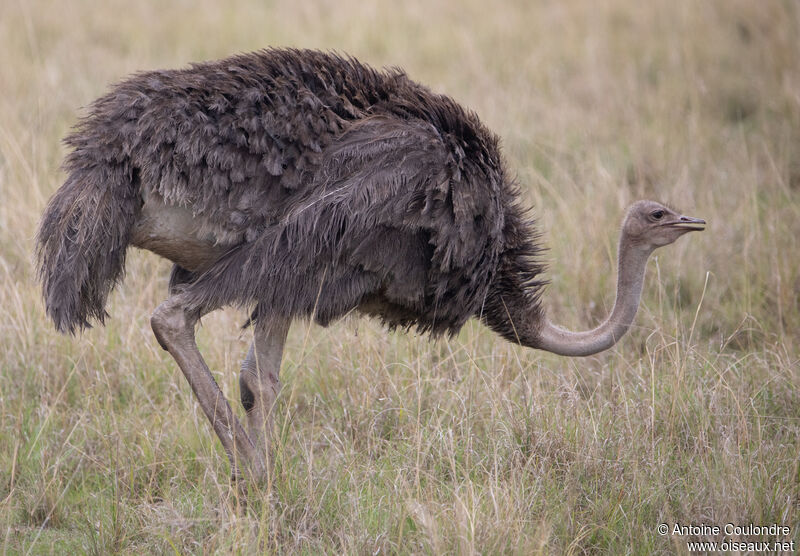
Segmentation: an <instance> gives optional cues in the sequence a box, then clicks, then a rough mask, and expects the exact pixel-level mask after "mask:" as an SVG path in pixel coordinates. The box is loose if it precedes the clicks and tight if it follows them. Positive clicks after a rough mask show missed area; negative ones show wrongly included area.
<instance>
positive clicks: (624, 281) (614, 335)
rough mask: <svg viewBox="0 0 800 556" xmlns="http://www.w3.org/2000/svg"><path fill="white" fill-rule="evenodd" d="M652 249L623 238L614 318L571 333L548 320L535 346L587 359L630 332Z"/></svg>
mask: <svg viewBox="0 0 800 556" xmlns="http://www.w3.org/2000/svg"><path fill="white" fill-rule="evenodd" d="M651 252H652V249H648V248H642V247H641V246H634V245H631V243H630V242H629V241H627V240H626V236H625V235H624V234H623V235H622V236H621V237H620V243H619V257H618V259H619V260H618V264H617V296H616V300H615V301H614V309H613V310H612V311H611V315H609V317H608V318H607V319H606V320H605V321H604V322H603V323H602V324H600V326H598V327H597V328H594V329H593V330H588V331H586V332H571V331H569V330H565V329H564V328H561V327H560V326H556V325H554V324H552V323H551V322H550V321H549V320H548V319H546V318H545V319H544V322H543V323H542V324H541V326H540V328H539V334H538V336H539V337H538V341H537V345H536V346H535V347H537V348H539V349H543V350H546V351H550V352H552V353H557V354H559V355H569V356H585V355H592V354H594V353H597V352H600V351H603V350H606V349H608V348H610V347H611V346H613V345H614V344H616V343H617V342H618V341H619V339H620V338H622V336H623V335H625V332H627V331H628V328H629V327H630V325H631V323H632V322H633V318H634V317H635V316H636V310H637V309H638V307H639V298H640V297H641V295H642V284H643V282H644V271H645V267H646V266H647V259H648V257H649V256H650V253H651Z"/></svg>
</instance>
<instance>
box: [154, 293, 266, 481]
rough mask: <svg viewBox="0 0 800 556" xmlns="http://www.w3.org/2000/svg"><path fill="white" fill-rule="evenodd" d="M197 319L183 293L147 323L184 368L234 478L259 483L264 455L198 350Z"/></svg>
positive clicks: (174, 297)
mask: <svg viewBox="0 0 800 556" xmlns="http://www.w3.org/2000/svg"><path fill="white" fill-rule="evenodd" d="M199 318H200V313H199V312H197V311H196V310H191V309H187V304H186V302H185V299H184V295H183V294H178V295H173V296H171V297H170V298H169V299H167V300H166V301H165V302H164V303H162V304H161V305H159V306H158V308H157V309H156V310H155V312H154V313H153V316H152V317H151V319H150V324H151V326H152V327H153V332H154V333H155V335H156V339H158V342H159V343H160V344H161V347H163V348H164V349H165V350H167V351H168V352H169V353H170V355H172V357H173V358H174V359H175V361H176V362H177V363H178V366H179V367H180V368H181V371H183V374H184V376H185V377H186V380H188V381H189V385H190V386H191V387H192V390H193V391H194V393H195V396H197V400H198V402H199V403H200V407H201V408H202V409H203V412H204V413H205V414H206V417H208V420H209V421H210V422H211V426H212V427H213V428H214V432H216V433H217V436H218V437H219V439H220V440H221V441H222V446H223V448H224V449H225V453H226V454H227V455H228V459H229V460H230V462H231V473H232V475H233V479H234V480H235V481H237V482H238V481H239V479H242V478H247V479H250V480H253V481H255V482H258V481H260V480H261V479H262V478H263V477H264V476H265V475H266V466H265V464H264V457H263V456H262V455H261V452H260V451H259V450H257V449H256V446H255V444H254V443H253V442H252V440H250V438H249V437H248V436H247V433H246V432H245V430H244V428H242V425H241V423H239V420H238V419H237V418H236V416H235V415H234V414H233V411H232V410H231V406H230V404H228V401H227V400H226V399H225V395H224V394H223V393H222V390H220V388H219V385H217V382H216V381H215V380H214V377H213V376H212V375H211V371H209V370H208V366H207V365H206V362H205V361H204V360H203V356H202V355H201V354H200V351H199V350H198V349H197V344H196V342H195V337H194V326H195V324H196V323H197V321H198V320H199Z"/></svg>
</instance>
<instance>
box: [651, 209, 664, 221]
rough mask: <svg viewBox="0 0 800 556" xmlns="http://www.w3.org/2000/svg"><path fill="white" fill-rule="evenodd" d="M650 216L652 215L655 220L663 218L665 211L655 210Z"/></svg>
mask: <svg viewBox="0 0 800 556" xmlns="http://www.w3.org/2000/svg"><path fill="white" fill-rule="evenodd" d="M650 216H652V217H653V218H654V219H655V220H661V219H662V218H663V217H664V211H663V210H656V211H653V212H651V213H650Z"/></svg>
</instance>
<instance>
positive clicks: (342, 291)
mask: <svg viewBox="0 0 800 556" xmlns="http://www.w3.org/2000/svg"><path fill="white" fill-rule="evenodd" d="M65 142H66V144H67V145H68V146H69V147H71V151H70V152H69V154H68V155H67V156H66V159H65V163H64V169H65V171H66V181H65V183H64V184H63V185H62V186H61V187H60V188H59V189H58V190H57V191H56V193H55V194H54V195H53V197H52V198H51V199H50V201H49V204H48V206H47V208H46V210H45V212H44V215H43V217H42V220H41V224H40V227H39V230H38V234H37V247H36V255H37V267H38V276H39V278H40V280H41V281H42V284H43V292H44V299H45V305H46V310H47V314H48V315H49V316H50V318H51V319H52V320H53V322H54V323H55V326H56V328H57V329H58V330H59V331H61V332H68V333H74V332H75V331H76V329H83V328H86V327H88V326H90V320H96V321H99V322H101V323H102V322H103V320H104V318H105V317H106V316H107V314H106V312H105V309H104V307H105V304H106V299H107V297H108V294H109V292H110V290H111V288H112V287H113V286H114V285H115V283H116V282H118V281H119V280H120V278H121V276H122V273H123V270H124V265H125V254H126V250H127V248H128V247H129V246H134V247H139V248H142V249H147V250H150V251H152V252H154V253H156V254H158V255H160V256H162V257H165V258H166V259H169V260H170V261H171V262H172V263H174V266H173V269H172V274H171V277H170V281H169V296H168V298H167V300H166V301H164V302H163V303H162V304H161V305H159V306H158V308H156V310H155V312H154V313H153V315H152V318H151V326H152V329H153V332H154V333H155V336H156V338H157V340H158V342H159V344H160V345H161V347H163V348H164V349H165V350H167V351H168V352H169V353H170V354H171V355H172V357H173V358H174V359H175V361H176V362H177V364H178V366H179V367H180V369H181V371H182V372H183V373H184V375H185V376H186V378H187V380H188V382H189V384H190V385H191V388H192V390H193V391H194V393H195V394H196V396H197V399H198V402H199V404H200V406H201V408H202V409H203V411H204V412H205V414H206V416H207V417H208V419H209V421H210V422H211V425H212V427H213V429H214V431H215V432H216V434H217V435H218V436H219V439H220V440H221V441H222V445H223V447H224V449H225V452H226V454H227V456H228V458H229V460H230V462H231V470H232V475H233V478H234V479H237V478H244V479H249V480H256V481H257V480H262V479H264V478H265V477H266V476H267V475H268V473H269V468H270V459H271V458H270V451H271V450H270V436H271V429H272V406H273V403H274V402H275V399H276V396H277V394H278V390H279V387H280V382H279V379H278V371H279V367H280V362H281V357H282V352H283V345H284V341H285V339H286V335H287V332H288V329H289V325H290V323H291V321H292V320H293V319H296V318H313V319H314V320H316V321H317V322H318V323H320V324H322V325H327V324H328V323H329V322H331V321H333V320H335V319H337V318H338V317H341V316H342V315H344V314H346V313H348V312H350V311H353V310H358V311H360V312H362V313H364V314H367V315H372V316H376V317H378V318H380V319H381V320H382V321H383V322H384V323H385V324H386V325H388V326H389V327H404V328H409V327H416V328H417V329H418V330H419V331H422V332H430V333H431V334H433V335H434V336H438V335H442V334H444V333H449V334H454V333H456V332H457V331H458V330H459V329H460V328H461V327H462V325H463V324H464V323H465V321H466V320H467V319H469V318H470V317H473V316H474V317H476V318H478V319H480V320H481V321H482V322H483V323H485V324H486V325H487V326H488V327H489V328H491V329H492V330H494V331H495V332H497V333H498V334H499V335H500V336H502V337H503V338H505V339H506V340H509V341H511V342H514V343H517V344H521V345H523V346H528V347H531V348H537V349H542V350H546V351H549V352H553V353H556V354H561V355H569V356H586V355H590V354H593V353H597V352H599V351H602V350H605V349H608V348H609V347H611V346H612V345H614V344H615V343H616V342H617V341H618V340H619V339H620V338H621V337H622V336H623V335H624V334H625V332H626V330H627V329H628V327H629V326H630V325H631V322H632V321H633V319H634V316H635V314H636V309H637V306H638V304H639V298H640V294H641V290H642V282H643V278H644V271H645V266H646V263H647V259H648V257H649V255H650V253H652V252H653V250H654V249H655V248H657V247H660V246H663V245H667V244H669V243H672V242H673V241H675V240H676V239H677V238H678V237H680V236H682V235H684V234H685V233H687V232H689V231H691V230H702V229H703V228H704V226H705V222H704V221H703V220H700V219H696V218H689V217H686V216H681V215H680V214H678V213H676V212H675V211H673V210H671V209H670V208H668V207H666V206H664V205H661V204H659V203H656V202H653V201H638V202H636V203H634V204H633V205H632V206H631V207H630V208H629V209H628V211H627V214H626V216H625V218H624V221H623V224H622V232H621V236H620V242H619V267H618V285H617V296H616V301H615V303H614V308H613V310H612V312H611V314H610V316H609V317H608V318H607V319H606V320H605V321H604V322H603V323H602V324H600V325H599V326H597V327H596V328H594V329H593V330H590V331H588V332H570V331H568V330H565V329H563V328H560V327H558V326H555V325H554V324H552V323H551V322H550V321H549V320H548V319H547V317H546V316H545V312H544V310H543V308H542V304H541V300H540V296H541V292H542V288H543V286H544V284H545V282H544V281H543V280H542V278H541V275H542V272H543V270H544V268H543V264H542V263H541V261H540V253H541V249H542V248H541V247H540V246H539V244H538V243H537V238H538V236H537V233H536V229H535V227H534V223H533V221H532V219H531V218H530V216H529V213H528V211H526V210H525V209H524V208H523V207H522V206H521V204H520V202H519V191H518V186H517V185H516V183H515V181H514V179H513V178H512V177H511V176H509V174H508V171H507V170H506V167H505V163H504V161H503V158H502V157H501V154H500V148H499V145H498V139H497V137H496V136H495V135H494V134H492V133H491V132H490V131H488V130H487V129H486V128H485V127H484V126H483V125H482V124H481V122H480V121H479V120H478V118H477V116H476V115H475V114H474V113H472V112H469V111H467V110H464V109H463V108H462V107H461V106H459V105H458V104H457V103H456V102H454V101H453V100H452V99H450V98H448V97H447V96H443V95H438V94H434V93H433V92H431V91H430V90H429V89H427V88H425V87H423V86H421V85H419V84H417V83H415V82H414V81H412V80H410V79H409V78H408V77H407V76H406V75H405V73H403V72H402V71H401V70H398V69H391V70H384V71H376V70H374V69H372V68H370V67H368V66H366V65H363V64H361V63H359V62H358V61H357V60H355V59H353V58H346V57H342V56H339V55H336V54H331V53H324V52H318V51H310V50H282V49H271V50H263V51H259V52H254V53H249V54H241V55H236V56H233V57H230V58H227V59H225V60H221V61H215V62H205V63H199V64H194V65H192V66H190V67H189V68H186V69H181V70H173V71H150V72H144V73H139V74H136V75H134V76H132V77H130V78H128V79H127V80H124V81H122V82H121V83H119V84H117V85H115V86H114V87H113V88H112V89H111V90H110V92H108V93H107V94H106V95H105V96H102V97H101V98H99V99H97V100H96V101H95V102H94V103H93V104H92V105H91V106H90V108H89V110H88V114H87V115H86V116H85V117H84V118H83V119H82V120H81V121H80V122H79V123H78V125H77V126H76V128H75V129H74V130H73V132H72V133H71V134H70V135H69V136H68V137H67V138H66V139H65ZM226 305H237V306H242V307H248V308H250V309H251V311H252V312H251V313H250V318H249V321H248V325H250V326H252V327H253V341H252V343H251V345H250V348H249V351H248V353H247V356H246V357H245V359H244V362H243V364H242V368H241V373H240V385H241V403H242V405H243V406H244V409H245V413H246V422H247V431H246V430H245V428H244V427H243V426H242V424H241V423H240V422H239V420H238V419H237V417H236V416H235V415H234V413H233V411H232V409H231V406H230V405H229V404H228V402H227V400H226V399H225V397H224V395H223V393H222V391H221V390H220V388H219V386H218V385H217V383H216V381H215V380H214V378H213V377H212V375H211V373H210V372H209V369H208V367H207V365H206V363H205V361H204V360H203V357H202V355H201V354H200V352H199V351H198V348H197V345H196V343H195V337H194V329H195V324H196V323H197V322H198V320H199V319H200V317H201V316H203V315H204V314H206V313H208V312H210V311H213V310H215V309H217V308H220V307H222V306H226Z"/></svg>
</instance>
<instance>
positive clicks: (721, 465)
mask: <svg viewBox="0 0 800 556" xmlns="http://www.w3.org/2000/svg"><path fill="white" fill-rule="evenodd" d="M223 6H224V7H223ZM798 36H800V11H798V7H797V4H796V3H793V2H788V1H778V0H768V1H764V2H751V1H749V0H736V1H731V0H719V1H707V2H702V3H698V2H691V1H688V0H686V1H684V0H678V1H674V0H673V1H660V0H659V1H655V2H642V3H631V2H625V1H623V0H610V1H608V2H603V3H597V2H593V1H590V0H579V1H572V2H554V3H538V2H522V1H520V2H507V3H505V4H504V5H502V6H498V7H496V8H492V9H488V8H487V4H486V3H485V2H478V1H477V0H468V1H466V2H452V3H433V2H422V1H417V0H412V1H410V2H404V3H396V2H395V3H389V2H381V3H363V2H355V1H351V0H340V1H338V2H324V1H315V2H302V3H301V2H288V1H287V2H283V1H278V2H269V3H258V2H249V1H246V0H237V1H234V2H228V3H225V4H222V3H216V2H211V1H205V0H201V1H198V2H174V3H159V2H150V1H148V2H136V3H130V2H122V1H117V0H114V1H111V2H106V3H96V2H91V3H90V2H75V3H73V4H72V5H69V6H68V5H67V4H65V3H62V2H55V1H44V0H37V1H34V2H5V3H3V4H1V5H0V52H2V57H3V59H2V63H0V307H2V310H1V311H0V315H2V316H0V327H2V328H1V329H0V365H2V367H1V369H0V553H2V554H17V553H21V554H49V553H59V554H61V553H79V554H82V553H89V554H107V553H123V554H139V553H170V554H175V553H178V554H186V553H204V554H205V553H229V552H234V553H242V554H247V553H254V552H258V551H265V552H276V553H301V554H302V553H306V554H317V553H337V554H338V553H355V554H366V553H370V554H372V553H376V552H382V553H403V554H406V553H453V552H455V553H464V554H468V553H483V554H496V553H512V554H531V553H542V554H551V553H573V554H575V553H633V554H650V553H672V552H677V553H685V552H686V546H685V541H686V539H685V538H683V537H673V536H671V535H670V536H660V535H659V534H658V533H657V532H656V527H657V525H658V524H659V523H668V524H670V525H671V524H673V523H675V522H679V523H681V524H701V523H705V524H710V525H720V526H721V525H723V524H725V523H727V522H733V523H736V524H747V523H755V524H761V525H765V524H770V523H773V522H775V523H778V524H783V525H788V526H790V527H791V528H792V531H791V536H790V537H791V539H795V540H800V536H799V535H798V528H800V517H799V516H800V513H799V512H798V510H799V509H800V506H799V504H800V502H798V501H799V500H800V460H799V459H798V453H799V452H800V451H799V448H800V442H798V432H799V430H798V429H800V390H799V389H798V387H800V372H799V371H800V353H799V352H800V350H799V349H798V346H799V345H800V309H799V307H800V248H799V247H800V246H799V245H798V243H799V242H800V97H798V91H800V47H798V42H797V37H798ZM269 45H294V46H308V47H319V48H326V49H337V50H340V51H345V52H349V53H352V54H354V55H356V56H358V57H359V58H360V59H362V60H364V61H366V62H369V63H371V64H373V65H376V66H383V65H399V66H403V67H405V68H406V70H407V71H408V72H409V73H410V75H411V76H412V77H414V78H415V79H417V80H419V81H421V82H424V83H426V84H428V85H430V86H431V87H433V88H434V89H435V90H437V91H441V92H445V93H447V94H450V95H452V96H454V97H455V98H456V99H458V100H459V101H460V102H462V103H463V104H464V105H466V106H469V107H470V108H472V109H474V110H475V111H476V112H477V113H478V114H480V115H481V118H482V119H483V121H484V122H485V123H486V124H487V125H488V126H489V127H490V128H492V129H494V130H495V131H496V132H497V133H498V134H499V135H500V136H502V137H503V145H504V152H505V155H506V158H507V159H508V163H509V166H510V167H511V168H513V169H515V171H516V172H517V175H518V177H519V181H520V183H521V184H522V186H523V193H524V195H525V198H526V200H527V201H528V202H529V203H531V204H532V205H533V206H534V207H535V210H536V215H537V217H538V220H539V223H540V227H541V230H542V231H543V232H544V239H543V241H544V242H545V243H546V244H547V245H548V246H549V248H550V251H548V253H547V259H548V263H549V271H548V277H549V278H550V279H551V281H552V283H551V285H550V286H549V287H548V290H547V294H546V305H547V307H548V310H549V311H550V313H551V314H552V315H553V319H554V320H555V321H556V322H559V323H563V324H564V325H565V326H568V327H571V328H575V329H583V328H587V327H589V326H592V325H594V324H596V323H597V322H598V321H599V319H601V318H603V316H604V315H605V314H606V313H607V311H608V309H609V307H610V305H611V303H612V302H613V289H614V274H613V268H614V260H615V256H616V234H617V226H618V223H619V220H620V219H621V216H622V212H623V210H624V207H625V206H626V205H627V203H629V202H630V201H633V200H635V199H637V198H642V197H649V198H655V199H659V200H663V201H666V202H669V203H672V204H674V205H676V206H677V207H678V208H680V209H681V210H684V211H686V212H687V213H689V214H692V215H696V216H701V217H704V218H706V219H707V220H708V222H709V227H708V230H707V231H706V232H703V233H702V234H691V235H690V236H689V237H687V238H684V239H682V240H680V241H679V242H678V243H677V244H675V245H672V246H669V247H667V248H664V249H662V250H660V251H658V252H657V253H656V255H657V256H656V257H655V258H654V260H652V261H651V262H650V265H649V267H648V275H647V282H646V286H645V294H644V299H643V301H642V306H641V309H640V312H639V314H638V316H637V319H636V323H635V327H634V328H633V330H632V331H631V332H630V333H629V334H628V336H626V337H625V338H624V339H623V341H622V342H621V343H620V344H618V345H617V346H616V347H615V348H614V349H612V350H610V351H609V352H607V353H604V354H601V355H598V356H595V357H591V358H586V359H566V358H559V357H556V356H552V355H548V354H545V353H541V352H537V351H532V350H525V349H522V348H517V347H515V346H512V345H510V344H508V343H506V342H504V341H503V340H501V339H499V338H497V337H495V336H494V335H493V334H492V333H491V332H490V331H488V330H487V329H485V328H483V327H482V326H481V325H479V324H478V323H475V322H471V323H469V324H468V325H467V326H466V327H465V328H464V330H463V331H462V332H461V334H460V335H459V336H458V337H457V338H454V339H452V340H441V341H437V342H431V341H428V340H427V339H426V338H420V337H416V336H414V335H413V334H412V335H408V334H402V333H390V332H387V331H385V330H383V329H381V327H380V326H379V325H377V324H376V323H375V322H372V321H369V320H366V319H355V318H348V319H345V320H344V321H342V322H339V323H336V324H334V325H332V326H331V327H329V328H326V329H323V328H320V327H317V326H313V325H309V324H307V323H301V322H299V323H296V324H295V325H294V326H293V328H292V330H291V332H290V334H289V340H288V344H287V349H286V353H285V358H284V363H283V367H282V380H283V383H284V390H283V393H282V394H281V397H280V400H279V404H278V417H277V424H276V427H277V430H278V433H279V436H280V442H279V449H278V453H277V457H276V467H275V471H276V473H275V480H274V482H273V483H272V485H271V487H270V489H269V490H268V491H258V492H252V493H251V496H250V501H249V506H248V508H247V510H246V511H241V509H239V510H237V508H236V504H237V499H236V495H235V493H234V492H233V491H232V489H231V488H230V486H229V481H228V477H229V473H230V470H229V468H228V464H227V461H226V459H225V456H224V453H223V452H222V449H221V447H220V445H219V443H218V441H217V440H216V438H215V437H214V435H213V432H212V431H211V428H210V427H209V426H208V423H207V422H206V419H205V417H204V415H203V414H202V412H201V411H200V410H199V407H198V406H197V404H196V402H195V401H194V399H193V396H192V393H191V391H190V389H189V387H188V385H187V384H186V382H185V380H184V379H183V377H182V375H181V373H180V370H179V369H178V368H177V366H176V365H175V363H174V362H173V361H172V360H171V358H170V357H169V356H168V355H167V354H166V353H165V352H163V351H161V349H160V348H159V347H158V345H157V343H156V341H155V339H154V338H153V336H152V333H151V332H150V329H149V322H148V319H149V314H150V312H151V311H152V310H153V308H155V307H156V306H157V305H158V303H159V302H160V301H161V300H163V298H164V297H165V295H166V282H167V275H168V271H169V268H170V265H169V264H168V263H167V262H166V261H164V260H161V259H158V258H157V257H156V256H155V255H152V254H150V253H143V252H131V253H130V259H129V265H128V273H127V277H126V280H125V282H124V284H123V285H121V286H120V287H118V288H117V290H116V291H115V293H114V294H113V295H112V297H111V300H110V303H109V307H108V309H109V312H110V313H111V315H112V318H111V319H110V320H109V322H108V325H107V326H106V327H104V328H103V327H101V328H96V329H93V330H91V331H89V332H87V333H84V334H83V335H82V336H81V337H78V338H68V337H62V336H59V335H58V334H57V333H56V332H55V331H54V330H53V328H52V326H51V324H50V323H49V322H47V321H46V319H45V316H44V310H43V307H42V303H41V300H40V293H39V290H38V287H37V285H36V284H35V280H34V274H33V270H32V264H31V259H32V255H31V250H32V245H33V236H34V233H35V229H36V224H37V221H38V218H39V216H40V215H41V212H42V210H43V208H44V205H45V203H46V200H47V198H48V197H49V195H50V194H51V193H52V192H53V191H54V190H55V188H56V187H58V185H59V184H60V181H61V180H62V179H63V175H62V173H61V172H60V171H59V163H60V161H61V159H62V157H63V155H64V149H63V147H62V146H61V145H60V143H59V141H60V138H61V137H63V135H64V134H65V132H66V131H67V130H68V129H69V127H70V126H71V125H72V124H73V123H74V122H75V121H76V118H77V117H78V115H79V114H80V107H81V106H86V105H87V104H88V103H89V102H91V101H92V100H93V99H94V98H95V97H96V96H98V95H99V94H101V93H102V92H103V91H104V90H105V88H106V87H107V85H108V83H110V82H113V81H115V80H118V79H120V78H122V77H123V76H124V75H126V74H128V73H129V72H132V71H135V70H140V69H151V68H159V67H175V66H181V65H184V64H186V63H188V62H190V61H194V60H201V59H209V58H217V57H222V56H225V55H228V54H230V53H233V52H239V51H247V50H252V49H256V48H261V47H264V46H269ZM242 321H243V315H242V314H237V313H236V312H233V311H225V312H219V313H218V314H214V315H211V316H209V317H207V318H206V319H204V322H203V327H202V328H201V329H200V331H199V333H198V341H199V344H200V348H201V350H202V351H203V353H204V355H205V356H206V359H207V361H208V363H209V365H210V367H211V369H212V371H213V372H214V373H215V376H216V378H217V380H218V381H219V382H220V383H221V385H222V386H223V389H224V390H225V391H226V392H227V393H228V395H229V397H230V399H232V400H235V399H238V379H237V373H236V371H237V369H238V365H239V361H240V359H241V358H242V357H243V355H244V352H245V349H246V345H247V343H248V341H249V339H248V332H241V331H240V330H239V327H238V325H239V324H240V323H241V322H242ZM235 405H236V406H237V407H236V410H237V411H239V412H240V414H241V408H240V407H238V404H235ZM787 540H789V539H787Z"/></svg>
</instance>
